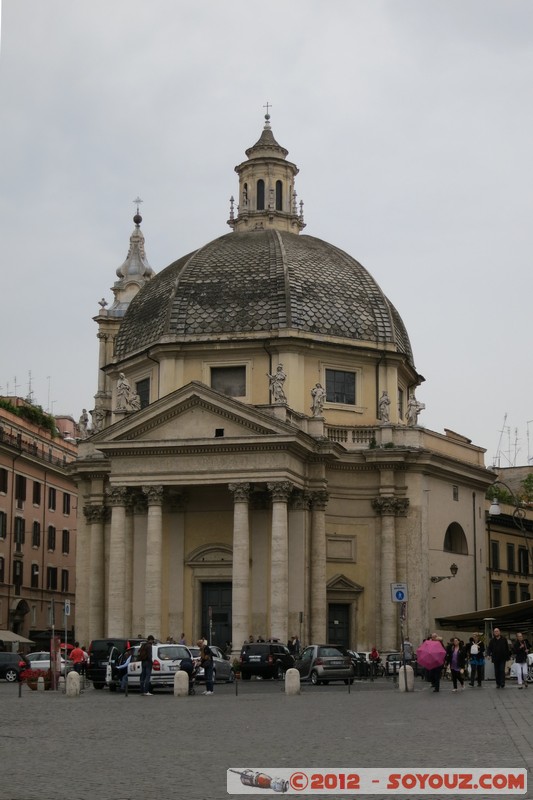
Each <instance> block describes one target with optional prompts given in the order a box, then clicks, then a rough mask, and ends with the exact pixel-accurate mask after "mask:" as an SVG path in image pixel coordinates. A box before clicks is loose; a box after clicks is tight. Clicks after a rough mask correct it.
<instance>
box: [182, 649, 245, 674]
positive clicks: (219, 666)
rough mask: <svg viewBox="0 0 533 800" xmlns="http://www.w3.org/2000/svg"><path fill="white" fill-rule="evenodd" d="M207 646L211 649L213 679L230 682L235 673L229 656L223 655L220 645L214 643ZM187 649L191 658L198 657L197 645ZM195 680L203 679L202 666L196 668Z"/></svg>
mask: <svg viewBox="0 0 533 800" xmlns="http://www.w3.org/2000/svg"><path fill="white" fill-rule="evenodd" d="M209 647H210V649H211V652H212V653H213V681H219V682H223V683H232V681H233V680H234V678H235V674H234V672H233V670H232V668H231V662H230V659H229V656H225V655H224V653H223V652H222V650H221V649H220V647H217V646H216V645H214V644H210V645H209ZM189 650H190V651H191V653H192V657H193V658H199V657H200V648H199V647H189ZM196 680H197V681H198V682H199V683H202V682H203V681H205V675H204V668H203V667H199V668H198V671H197V673H196Z"/></svg>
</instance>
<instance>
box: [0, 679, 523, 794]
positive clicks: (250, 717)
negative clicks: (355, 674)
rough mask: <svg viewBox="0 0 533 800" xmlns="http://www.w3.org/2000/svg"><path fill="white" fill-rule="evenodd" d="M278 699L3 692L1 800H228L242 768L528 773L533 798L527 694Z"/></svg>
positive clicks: (362, 688) (372, 691) (226, 688)
mask: <svg viewBox="0 0 533 800" xmlns="http://www.w3.org/2000/svg"><path fill="white" fill-rule="evenodd" d="M283 687H284V685H283V684H282V683H279V682H274V681H250V682H242V681H241V682H238V685H237V688H238V694H236V690H235V687H234V686H231V685H220V686H219V685H217V687H216V691H215V694H214V695H213V696H212V697H204V696H202V695H201V694H197V695H196V696H194V697H185V698H175V697H174V696H173V694H172V693H164V694H163V693H161V694H156V695H154V696H153V697H142V696H140V695H139V694H137V693H133V692H131V693H130V694H129V695H128V696H127V697H125V696H123V695H121V694H113V693H110V692H108V691H107V690H106V689H105V690H103V691H96V690H94V689H92V688H91V687H89V688H88V689H87V690H85V691H84V692H83V693H82V694H81V695H80V696H79V697H77V698H67V697H66V695H64V694H62V693H61V692H33V691H31V690H30V689H29V688H28V687H27V686H22V687H20V688H21V694H20V697H19V687H18V685H10V684H6V683H5V682H4V681H1V682H0V709H1V712H2V714H1V720H2V721H1V728H0V800H37V799H38V800H67V798H68V800H78V799H81V798H83V799H84V800H85V798H91V800H147V799H148V800H152V798H165V800H167V799H170V798H179V800H182V799H183V800H222V798H227V797H228V795H227V793H226V770H227V768H228V767H243V766H245V767H250V768H252V767H258V768H261V767H263V768H264V767H278V768H281V767H299V768H302V767H311V768H313V767H315V768H322V767H348V768H352V769H354V768H363V767H366V768H372V767H386V768H390V767H404V768H405V767H426V768H427V767H456V768H457V767H460V768H468V767H490V768H495V767H512V768H517V767H526V768H527V769H528V781H529V784H530V788H529V791H528V794H527V797H533V775H532V768H533V722H532V720H533V686H531V687H530V688H529V689H528V690H522V691H519V690H518V688H517V687H516V684H513V683H508V684H507V686H506V688H505V689H504V690H496V688H495V686H494V683H487V684H486V685H485V686H484V687H483V688H481V689H479V688H477V687H476V688H473V689H471V688H469V687H467V688H466V689H465V690H464V691H463V692H458V693H456V694H454V693H452V691H451V684H450V683H448V682H444V684H443V685H442V688H441V692H440V693H439V694H438V695H437V694H434V693H433V692H432V691H431V690H430V689H429V687H428V685H427V684H425V683H424V682H422V681H421V680H420V679H417V680H416V681H415V691H414V692H410V693H403V692H399V691H398V689H397V688H396V686H395V684H394V683H393V681H392V680H385V679H381V680H377V681H375V682H374V683H370V682H362V683H355V684H354V685H353V686H352V687H351V690H350V691H349V687H346V686H344V685H343V684H332V685H330V686H318V687H314V686H303V687H302V693H301V695H299V696H296V697H286V696H285V694H284V691H283ZM254 796H257V794H256V795H254ZM268 796H269V797H270V796H273V795H268ZM325 796H326V795H320V796H319V795H313V797H325ZM327 796H328V797H330V798H331V797H332V796H333V795H331V794H330V795H327ZM374 797H375V798H376V800H377V797H378V796H376V795H374ZM383 797H384V796H383ZM387 797H388V798H389V800H390V797H392V795H390V794H389V795H387ZM401 797H403V798H406V797H407V795H402V796H401ZM446 797H447V798H450V797H456V795H446ZM462 797H463V800H464V798H465V795H463V796H462ZM479 797H481V795H477V798H479Z"/></svg>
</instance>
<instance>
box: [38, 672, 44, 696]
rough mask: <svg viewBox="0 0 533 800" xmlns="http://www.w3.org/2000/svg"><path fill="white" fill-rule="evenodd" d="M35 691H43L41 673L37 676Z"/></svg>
mask: <svg viewBox="0 0 533 800" xmlns="http://www.w3.org/2000/svg"><path fill="white" fill-rule="evenodd" d="M37 691H38V692H44V677H43V676H42V675H39V677H38V678H37Z"/></svg>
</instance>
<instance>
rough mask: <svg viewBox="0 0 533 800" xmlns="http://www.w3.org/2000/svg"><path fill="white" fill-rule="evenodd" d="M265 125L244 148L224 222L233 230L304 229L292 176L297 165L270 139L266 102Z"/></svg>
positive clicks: (271, 134) (236, 169) (300, 205)
mask: <svg viewBox="0 0 533 800" xmlns="http://www.w3.org/2000/svg"><path fill="white" fill-rule="evenodd" d="M265 108H266V110H267V113H266V114H265V125H264V128H263V131H262V133H261V136H260V137H259V139H258V140H257V142H256V143H255V144H254V145H252V147H249V148H248V150H246V155H247V156H248V160H247V161H243V162H242V164H238V165H237V166H236V167H235V172H236V173H237V174H238V176H239V203H238V206H237V212H236V213H235V200H234V198H233V197H232V198H231V199H230V216H229V220H228V225H229V226H230V228H232V229H233V230H234V231H252V230H269V229H276V230H280V231H289V232H290V233H300V231H301V230H303V228H305V223H304V220H303V203H302V202H300V203H298V200H297V196H296V191H295V188H294V178H295V177H296V175H297V174H298V167H297V166H296V164H293V163H292V162H291V161H287V156H288V154H289V151H288V150H286V149H285V148H284V147H282V146H281V145H280V144H278V142H277V141H276V140H275V138H274V134H273V133H272V128H271V126H270V114H269V113H268V109H269V108H270V104H269V103H267V104H266V106H265Z"/></svg>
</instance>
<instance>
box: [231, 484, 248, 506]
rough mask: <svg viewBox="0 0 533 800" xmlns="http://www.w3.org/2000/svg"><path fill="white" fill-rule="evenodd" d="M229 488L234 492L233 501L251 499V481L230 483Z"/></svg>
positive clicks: (244, 501) (238, 501) (240, 501)
mask: <svg viewBox="0 0 533 800" xmlns="http://www.w3.org/2000/svg"><path fill="white" fill-rule="evenodd" d="M228 489H229V490H230V492H232V493H233V501H234V502H235V503H247V502H248V501H249V499H250V484H249V483H228Z"/></svg>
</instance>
